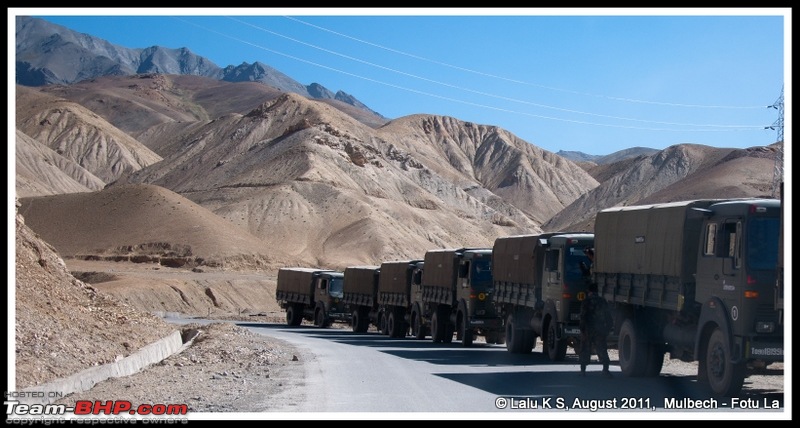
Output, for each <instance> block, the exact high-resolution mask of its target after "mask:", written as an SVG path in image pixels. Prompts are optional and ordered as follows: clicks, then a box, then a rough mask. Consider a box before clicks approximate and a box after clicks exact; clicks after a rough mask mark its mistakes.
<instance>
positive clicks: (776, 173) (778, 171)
mask: <svg viewBox="0 0 800 428" xmlns="http://www.w3.org/2000/svg"><path fill="white" fill-rule="evenodd" d="M767 108H774V109H775V110H778V120H776V121H775V123H773V124H772V126H767V127H766V128H765V129H772V130H776V131H778V139H777V140H776V141H777V142H778V147H777V150H775V168H774V170H773V174H772V197H773V198H775V197H777V194H778V189H779V188H780V185H781V182H783V144H784V142H783V88H781V96H780V97H778V100H777V101H775V103H773V104H772V105H771V106H767Z"/></svg>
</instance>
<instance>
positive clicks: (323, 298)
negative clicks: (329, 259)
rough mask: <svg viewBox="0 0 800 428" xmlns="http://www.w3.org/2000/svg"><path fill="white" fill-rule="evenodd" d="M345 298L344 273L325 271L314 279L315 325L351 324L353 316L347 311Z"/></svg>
mask: <svg viewBox="0 0 800 428" xmlns="http://www.w3.org/2000/svg"><path fill="white" fill-rule="evenodd" d="M343 297H344V273H343V272H334V271H325V272H320V273H318V274H317V275H316V276H315V278H314V301H315V302H316V305H315V306H316V308H315V313H314V325H316V326H317V327H327V326H329V325H330V324H331V322H332V321H342V322H349V321H350V320H351V314H350V312H349V311H348V310H347V308H346V305H345V303H344V300H343Z"/></svg>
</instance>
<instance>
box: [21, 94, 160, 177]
mask: <svg viewBox="0 0 800 428" xmlns="http://www.w3.org/2000/svg"><path fill="white" fill-rule="evenodd" d="M16 101H17V104H16V109H17V116H16V119H17V120H16V126H17V130H19V131H21V132H23V133H24V134H26V135H27V136H29V137H31V138H33V139H35V140H37V141H39V142H41V143H42V144H44V145H46V146H47V147H50V148H51V149H52V150H54V151H55V152H56V153H57V154H59V155H61V156H63V157H65V158H67V159H70V160H72V161H74V162H75V163H77V164H78V165H80V166H81V167H83V168H84V169H86V170H87V171H89V172H91V173H92V174H94V175H95V176H96V177H97V178H99V179H101V180H103V181H105V182H109V181H113V180H116V179H117V178H119V177H120V176H121V175H123V174H125V173H128V172H131V171H136V170H138V169H140V168H142V167H144V166H147V165H151V164H153V163H156V162H158V161H160V160H161V157H160V156H159V155H157V154H156V153H154V152H153V151H152V150H150V149H148V148H147V147H146V146H144V145H143V144H142V143H140V142H139V141H137V140H136V139H134V138H133V137H131V136H130V135H128V134H126V133H124V132H122V131H121V130H119V129H117V128H115V127H113V126H111V125H110V124H109V123H108V122H107V121H106V120H105V119H103V118H101V117H100V116H98V115H97V114H95V113H93V112H91V111H90V110H87V109H86V108H85V107H83V106H81V105H79V104H76V103H73V102H71V101H67V100H64V99H62V98H57V97H53V96H50V95H47V94H45V93H43V92H40V91H37V90H35V89H31V88H27V87H24V86H17V91H16Z"/></svg>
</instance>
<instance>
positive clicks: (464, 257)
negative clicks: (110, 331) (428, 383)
mask: <svg viewBox="0 0 800 428" xmlns="http://www.w3.org/2000/svg"><path fill="white" fill-rule="evenodd" d="M493 297H494V289H493V286H492V249H491V248H461V249H441V250H430V251H428V252H426V253H425V260H424V269H423V271H422V278H421V285H420V286H419V288H418V293H414V298H415V301H414V302H412V309H411V317H410V319H411V320H412V321H411V322H412V325H418V326H420V328H422V326H425V327H424V328H426V329H427V328H429V329H430V332H431V339H432V340H433V342H436V343H440V342H444V343H450V342H452V341H453V333H454V332H455V333H456V336H457V340H459V341H461V342H462V344H463V346H471V345H472V343H473V340H474V338H475V336H483V337H485V339H486V342H487V343H502V341H503V340H504V331H503V320H502V318H501V317H500V315H499V313H498V312H497V310H496V309H495V305H494V301H493Z"/></svg>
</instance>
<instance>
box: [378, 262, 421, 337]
mask: <svg viewBox="0 0 800 428" xmlns="http://www.w3.org/2000/svg"><path fill="white" fill-rule="evenodd" d="M421 262H422V260H398V261H389V262H383V263H382V264H381V267H380V278H379V279H378V298H377V302H378V307H379V312H380V315H379V319H383V320H384V322H383V324H382V326H383V327H384V328H383V329H382V332H383V333H384V334H386V335H388V336H389V337H406V335H407V334H408V330H409V327H410V314H411V302H412V299H411V285H412V282H413V276H414V271H415V270H416V269H417V268H418V267H419V266H418V265H419V263H421Z"/></svg>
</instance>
